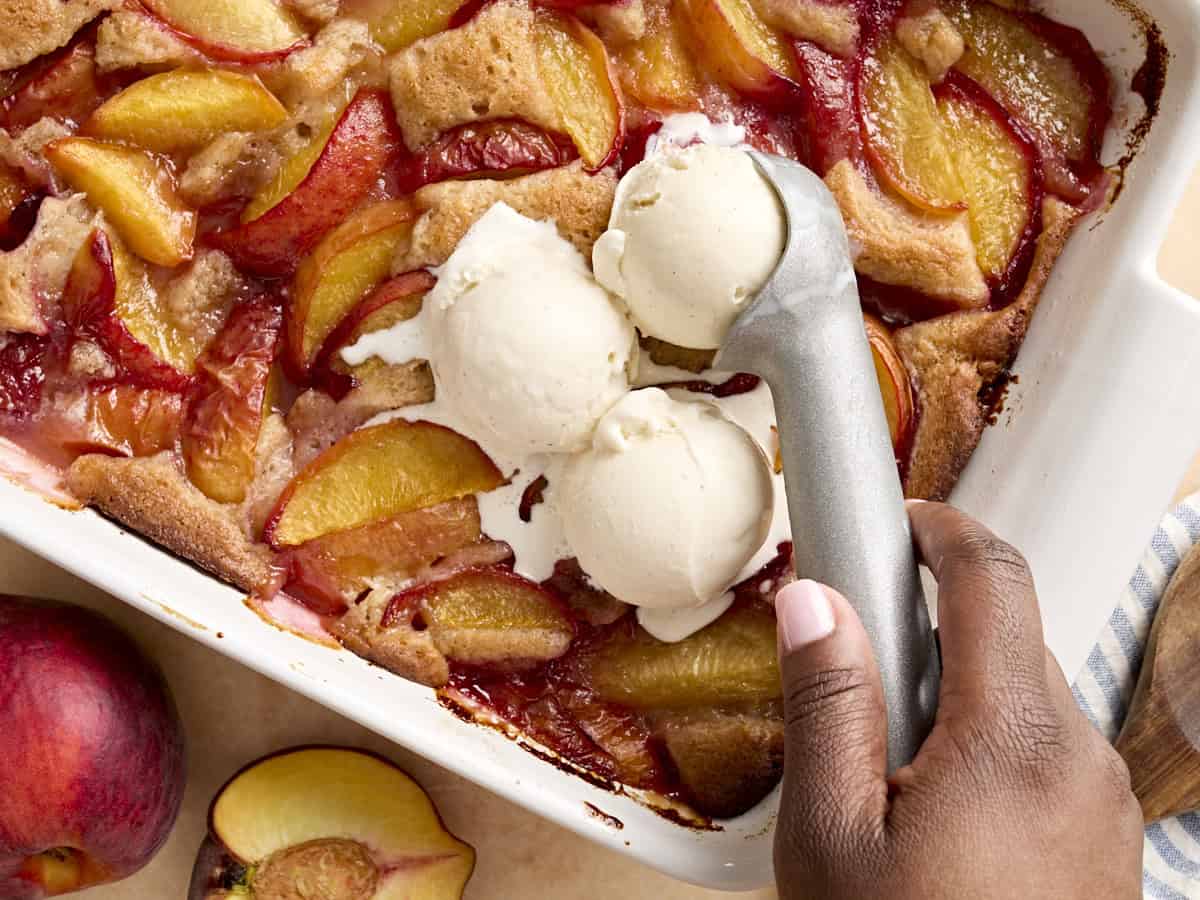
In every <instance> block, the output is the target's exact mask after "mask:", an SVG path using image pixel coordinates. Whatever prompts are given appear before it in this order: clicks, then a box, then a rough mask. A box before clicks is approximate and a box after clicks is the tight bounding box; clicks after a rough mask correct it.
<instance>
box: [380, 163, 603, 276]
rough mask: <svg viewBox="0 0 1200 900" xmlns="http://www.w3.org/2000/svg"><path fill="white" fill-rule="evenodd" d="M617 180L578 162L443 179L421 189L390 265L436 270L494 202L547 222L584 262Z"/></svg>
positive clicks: (394, 268)
mask: <svg viewBox="0 0 1200 900" xmlns="http://www.w3.org/2000/svg"><path fill="white" fill-rule="evenodd" d="M616 191H617V176H616V174H615V173H614V172H613V171H612V170H611V169H605V170H604V171H602V172H598V173H596V174H595V175H589V174H588V173H587V172H585V171H584V169H583V164H582V163H580V162H574V163H572V164H571V165H569V166H560V167H559V168H556V169H548V170H546V171H545V172H535V173H534V174H532V175H524V176H522V177H520V178H513V179H510V180H507V181H496V180H491V179H475V180H470V181H443V182H441V183H439V184H431V185H429V186H427V187H423V188H421V189H420V190H419V191H417V193H416V194H415V195H413V202H414V203H415V204H416V206H417V209H418V210H419V211H420V212H421V216H420V218H419V219H418V220H417V224H416V225H415V226H414V227H413V233H412V240H411V241H410V243H409V245H408V246H407V247H404V248H402V249H401V251H400V253H399V255H398V256H397V258H396V262H395V263H394V264H393V266H392V271H393V272H394V273H396V274H399V273H401V272H409V271H412V270H413V269H420V268H423V267H425V266H440V265H441V264H442V263H444V262H445V261H446V260H447V259H449V258H450V254H451V253H453V252H454V248H455V247H457V246H458V242H459V241H460V240H462V238H463V235H465V234H466V233H467V231H468V230H469V229H470V227H471V226H472V225H474V224H475V223H476V222H477V221H478V220H479V219H480V218H481V217H482V216H483V214H484V213H485V212H487V211H488V210H489V209H491V208H492V206H493V205H495V204H496V203H507V204H508V205H509V206H511V207H512V208H513V209H515V210H516V211H517V212H519V213H521V215H523V216H527V217H529V218H531V219H549V220H552V221H553V222H554V223H555V224H556V225H557V226H558V231H559V234H561V235H562V236H563V237H564V238H565V239H566V240H568V241H570V242H571V243H572V244H574V245H575V247H576V248H577V249H578V250H579V252H580V253H582V254H583V255H584V256H585V257H586V258H587V259H589V260H590V259H591V256H592V245H593V244H594V243H596V239H597V238H599V237H600V235H601V234H603V232H604V229H605V228H607V227H608V217H609V213H610V212H611V211H612V204H613V197H614V196H615V195H616Z"/></svg>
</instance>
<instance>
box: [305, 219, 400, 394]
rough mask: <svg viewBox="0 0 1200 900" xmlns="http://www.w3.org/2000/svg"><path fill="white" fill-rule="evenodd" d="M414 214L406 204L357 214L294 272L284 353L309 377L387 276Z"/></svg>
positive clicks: (322, 242) (322, 243) (336, 230)
mask: <svg viewBox="0 0 1200 900" xmlns="http://www.w3.org/2000/svg"><path fill="white" fill-rule="evenodd" d="M415 218H416V211H415V210H414V208H413V206H412V204H411V203H409V202H408V201H407V200H389V201H384V202H382V203H376V204H373V205H371V206H368V207H365V208H364V209H361V210H359V211H358V212H357V213H355V214H354V215H353V216H351V217H350V218H349V219H347V220H346V221H345V222H343V223H342V224H341V225H339V226H338V227H337V228H336V229H334V230H333V231H331V232H330V233H329V234H328V235H326V236H325V238H324V239H323V240H322V241H321V243H320V244H318V245H317V248H316V249H315V250H314V251H313V252H312V254H311V255H309V256H307V257H305V259H304V261H303V262H302V263H301V264H300V267H299V268H298V269H297V270H296V279H295V282H294V283H293V285H292V300H291V304H290V306H289V307H288V350H289V353H290V354H291V363H292V365H293V366H295V369H296V371H297V372H299V373H301V374H307V373H308V372H309V371H310V369H311V368H312V365H313V363H314V362H315V361H316V358H317V355H318V353H319V351H320V350H321V348H322V347H323V346H324V344H325V342H326V340H327V339H328V338H329V336H330V334H332V333H333V331H334V329H336V328H337V327H338V324H339V323H340V322H341V321H342V320H343V319H344V318H345V317H346V316H347V315H348V314H349V313H350V312H351V311H352V310H353V309H354V308H355V307H356V306H357V305H359V302H360V301H361V300H362V299H363V298H364V297H365V296H366V295H367V294H368V293H369V292H370V291H371V290H372V289H373V288H375V287H376V286H378V285H379V284H380V282H382V281H383V280H384V279H385V278H387V276H388V272H389V271H390V270H391V266H392V260H393V259H394V258H395V256H396V251H397V249H399V247H400V246H401V245H402V244H403V243H404V242H405V241H407V240H408V237H409V235H410V234H411V232H412V223H413V220H414V219H415Z"/></svg>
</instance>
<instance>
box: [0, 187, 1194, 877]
mask: <svg viewBox="0 0 1200 900" xmlns="http://www.w3.org/2000/svg"><path fill="white" fill-rule="evenodd" d="M1164 214H1165V213H1164ZM1198 237H1200V172H1197V173H1196V175H1195V176H1194V177H1193V179H1192V184H1191V188H1190V190H1189V193H1188V196H1187V198H1186V199H1185V201H1184V203H1183V205H1182V206H1181V208H1180V209H1179V211H1178V212H1177V213H1176V214H1175V218H1174V222H1173V225H1172V228H1171V232H1170V236H1169V238H1168V240H1167V243H1166V244H1165V245H1164V248H1163V253H1162V258H1161V262H1160V269H1161V271H1162V274H1163V276H1164V277H1165V278H1166V279H1167V280H1168V281H1170V282H1171V283H1172V284H1174V285H1176V286H1177V287H1179V288H1182V289H1183V290H1186V291H1188V292H1189V293H1191V294H1193V295H1195V296H1197V297H1200V265H1198V264H1197V263H1196V260H1195V252H1196V247H1197V244H1198V241H1197V238H1198ZM1197 449H1198V450H1200V448H1197ZM1185 489H1188V490H1196V489H1200V459H1198V460H1197V465H1195V466H1193V469H1192V471H1191V472H1190V473H1189V474H1188V476H1187V478H1186V479H1185V481H1184V486H1183V487H1181V492H1183V491H1184V490H1185ZM1118 588H1119V585H1114V586H1113V598H1114V600H1115V599H1116V595H1117V590H1118ZM0 591H3V592H6V593H18V594H29V595H34V596H43V597H54V598H57V599H60V600H66V601H70V602H74V603H80V604H84V605H87V606H91V607H94V608H96V609H99V610H102V611H104V612H105V613H107V614H108V615H109V616H111V617H112V618H113V619H115V620H116V621H117V622H118V623H119V624H121V625H122V626H123V627H124V628H126V629H127V630H128V631H129V632H131V633H132V634H133V635H134V636H135V637H136V638H137V639H138V641H139V642H140V643H141V645H142V646H143V647H145V648H146V649H147V651H148V652H149V653H150V654H151V655H152V656H153V657H154V658H155V659H157V660H158V661H159V663H160V664H161V665H162V666H163V668H164V669H165V671H166V674H167V678H168V679H169V681H170V683H171V686H172V687H173V688H174V691H175V696H176V698H177V700H178V703H179V707H180V710H181V713H182V715H183V720H184V723H185V726H186V728H187V733H188V742H189V751H190V752H189V770H188V785H187V794H186V796H185V798H184V806H183V812H182V814H181V815H180V817H179V822H178V824H177V825H176V826H175V830H174V832H173V833H172V835H171V838H170V840H169V842H168V843H167V845H166V847H165V848H164V849H163V851H162V852H161V853H160V854H159V855H158V856H157V857H156V858H155V859H154V861H153V862H152V863H151V864H150V865H149V866H148V867H146V868H145V869H144V870H143V871H142V872H140V873H139V874H138V875H136V876H134V877H133V878H130V879H127V880H126V881H124V882H121V883H119V884H115V885H110V886H107V887H103V888H97V889H94V890H93V891H91V892H90V893H88V894H87V895H86V896H87V897H89V898H94V900H177V898H179V900H182V898H183V893H184V890H185V888H186V885H187V880H188V877H189V874H190V872H191V868H192V860H193V857H194V854H195V852H196V847H197V846H198V845H199V844H200V840H201V838H202V837H203V835H204V828H205V812H206V810H207V807H208V803H209V801H210V799H211V797H212V794H213V792H214V791H215V790H216V789H217V788H218V787H219V786H220V785H221V783H222V782H223V781H224V780H225V779H226V778H227V777H228V776H229V775H230V774H232V773H233V772H234V771H235V770H237V769H238V768H239V767H240V766H241V765H243V764H244V763H246V762H248V761H249V760H251V759H254V758H255V757H257V756H261V755H263V754H265V753H268V752H270V751H273V750H277V749H280V748H282V747H286V746H290V745H294V744H301V743H313V742H320V743H345V744H350V745H354V746H360V747H367V748H371V749H374V750H377V751H379V752H382V753H384V754H385V755H387V756H389V757H391V758H392V759H394V760H396V761H397V762H398V763H399V764H400V765H402V766H403V767H404V768H405V769H407V770H408V771H409V772H411V773H412V774H413V775H414V776H416V777H417V779H418V780H420V781H421V783H422V784H424V785H425V787H426V788H427V789H428V790H429V792H430V793H431V794H432V795H433V798H434V800H435V801H436V803H437V805H438V807H439V808H440V809H441V811H442V813H443V814H444V816H445V818H446V821H447V824H448V825H449V826H450V828H451V829H452V830H453V831H454V832H455V833H456V834H458V835H459V836H460V837H462V838H463V839H465V840H467V841H469V842H470V843H472V844H473V845H474V846H475V847H476V849H477V850H478V851H479V864H478V867H477V869H476V871H475V876H474V878H473V879H472V881H471V884H470V887H469V888H468V890H467V897H468V898H470V900H517V898H523V897H542V896H546V889H547V887H548V886H551V885H552V886H553V895H554V896H555V897H556V898H557V900H593V898H597V897H602V896H611V897H620V898H622V900H651V898H653V900H685V898H686V900H701V898H706V897H708V898H716V897H722V896H728V895H723V894H719V893H716V892H712V891H705V890H701V889H699V888H694V887H691V886H688V885H685V884H682V883H679V882H676V881H672V880H671V879H669V878H667V877H665V876H663V875H659V874H658V873H656V872H654V871H652V870H650V869H648V868H646V867H644V866H641V865H638V864H636V863H633V862H630V861H629V860H627V859H626V858H624V857H621V856H619V855H618V854H615V853H613V852H611V851H609V850H605V849H602V848H600V847H598V846H595V845H593V844H591V843H589V842H587V841H585V840H583V839H582V838H579V837H576V836H575V835H573V834H570V833H569V832H567V831H564V830H562V829H561V828H558V827H556V826H554V825H551V824H549V823H548V822H545V821H543V820H541V819H539V818H538V817H537V816H534V815H533V814H531V813H528V812H525V811H524V810H522V809H520V808H518V807H516V806H514V805H513V804H511V803H508V802H507V801H505V800H501V799H499V798H497V797H494V796H492V795H491V794H489V793H487V792H486V791H484V790H482V789H481V788H478V787H475V786H474V785H472V784H470V783H469V782H467V781H465V780H464V779H462V778H459V777H458V776H456V775H452V774H450V773H448V772H445V771H443V770H442V769H440V768H438V767H437V766H436V765H433V764H432V763H429V762H426V761H425V760H422V759H420V758H418V757H416V756H414V755H412V754H411V753H407V752H406V751H404V750H402V749H400V748H398V747H395V746H394V745H391V744H389V743H388V742H387V741H384V740H383V739H381V738H379V737H376V736H374V735H372V734H371V733H370V732H368V731H365V730H364V729H362V728H360V727H359V726H357V725H355V724H354V723H352V722H349V721H347V720H346V719H343V718H342V717H341V716H338V715H335V714H334V713H332V712H329V711H328V710H326V709H324V708H322V707H320V706H318V705H317V704H315V703H312V702H311V701H309V700H306V699H304V698H303V697H300V696H298V695H296V694H293V693H291V692H290V691H288V690H286V689H284V688H282V687H280V686H278V685H276V684H274V683H273V682H270V681H268V680H267V679H265V678H263V677H262V676H260V675H258V674H256V673H254V672H252V671H250V670H249V669H246V668H244V667H243V666H241V665H240V664H238V663H235V662H233V661H232V660H229V659H226V658H225V657H222V656H219V655H218V654H216V653H214V652H212V651H211V650H208V649H207V648H205V647H203V646H201V645H200V644H197V643H194V642H193V641H192V640H190V639H189V638H188V637H186V636H184V635H183V634H180V633H179V632H176V631H173V630H171V629H170V628H168V627H166V626H165V625H162V624H160V623H158V622H156V621H154V620H152V619H150V618H148V617H146V616H143V615H142V614H140V613H138V612H136V611H135V610H133V609H131V608H129V607H127V606H125V605H123V604H122V603H120V602H119V601H117V600H115V599H113V598H112V597H109V596H107V595H105V594H104V593H102V592H101V591H98V590H96V589H94V588H92V587H90V586H88V585H87V584H85V583H83V582H81V581H79V580H78V579H76V578H74V577H72V576H70V575H68V574H67V573H65V572H63V571H61V570H59V569H56V568H55V567H54V566H52V565H50V564H49V563H46V562H43V561H42V560H40V559H38V558H36V557H34V556H32V555H30V554H28V553H26V552H25V551H23V550H21V549H20V548H18V547H16V546H15V545H13V544H11V543H8V542H5V541H3V540H0ZM741 896H743V897H746V898H760V900H767V898H771V897H774V896H775V893H774V891H770V890H767V891H760V892H757V893H753V894H744V895H741Z"/></svg>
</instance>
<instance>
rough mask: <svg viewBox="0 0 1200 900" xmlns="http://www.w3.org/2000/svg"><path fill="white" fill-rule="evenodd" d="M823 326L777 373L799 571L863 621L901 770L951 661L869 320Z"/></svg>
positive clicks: (893, 759)
mask: <svg viewBox="0 0 1200 900" xmlns="http://www.w3.org/2000/svg"><path fill="white" fill-rule="evenodd" d="M823 325H824V331H825V333H824V335H823V336H822V340H820V341H817V342H813V341H805V342H803V343H804V345H806V346H804V347H798V348H794V349H795V351H796V352H794V353H792V352H787V351H780V356H781V357H783V358H781V359H780V360H779V363H778V368H779V369H780V370H782V371H781V372H780V373H779V374H777V375H776V376H775V377H773V378H770V379H768V380H769V382H772V384H771V387H772V392H773V395H774V397H775V411H776V416H777V421H778V426H779V435H780V444H781V450H782V456H783V466H784V472H785V479H786V483H787V498H788V511H789V514H790V517H791V522H792V534H793V539H794V545H795V565H796V572H797V573H798V574H799V575H800V576H801V577H805V578H812V579H814V580H816V581H819V582H822V583H823V584H827V585H829V586H830V587H833V588H836V589H837V590H838V591H840V592H841V593H842V594H844V595H845V596H846V598H847V599H848V600H849V601H850V603H851V605H853V606H854V608H855V610H856V611H857V612H858V615H859V618H861V619H862V623H863V626H864V627H865V628H866V631H867V634H868V636H869V637H870V639H871V645H872V647H873V648H874V650H875V658H876V659H877V660H878V662H879V671H880V674H881V675H882V678H883V694H884V699H885V702H886V704H887V712H888V770H889V771H893V770H895V769H897V768H899V767H901V766H904V765H907V764H908V763H910V762H912V759H913V757H914V756H915V755H916V753H917V751H918V750H919V749H920V747H921V744H922V743H923V742H924V740H925V737H926V735H928V733H929V729H930V728H931V727H932V724H933V717H934V713H935V711H936V706H937V696H938V682H939V675H940V666H939V662H938V656H937V650H936V648H935V646H934V640H933V629H932V627H931V625H930V621H929V611H928V609H927V608H926V605H925V596H924V592H923V591H922V588H921V579H920V574H919V572H918V570H917V561H916V558H915V553H914V550H913V541H912V534H911V531H910V526H909V519H908V513H907V512H906V510H905V507H904V497H903V493H902V490H901V487H900V479H899V475H898V473H897V469H896V460H895V455H894V453H893V450H892V442H891V438H890V435H889V431H888V426H887V420H886V416H885V414H884V411H883V404H882V400H881V399H880V393H879V386H878V380H877V377H876V374H875V367H874V362H873V360H872V357H871V351H870V348H869V345H868V343H867V337H866V333H865V331H864V329H863V322H862V317H861V315H858V314H856V315H855V316H854V317H853V318H850V317H845V316H841V317H837V318H836V319H835V320H832V321H830V320H828V319H827V320H826V321H825V322H824V323H823ZM814 343H815V344H816V345H817V346H815V347H814V346H813V344H814ZM828 351H836V352H828ZM780 374H782V377H779V375H780Z"/></svg>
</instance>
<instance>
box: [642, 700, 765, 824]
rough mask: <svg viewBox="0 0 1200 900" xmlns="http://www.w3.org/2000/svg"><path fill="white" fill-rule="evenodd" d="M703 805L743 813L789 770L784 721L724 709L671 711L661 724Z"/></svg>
mask: <svg viewBox="0 0 1200 900" xmlns="http://www.w3.org/2000/svg"><path fill="white" fill-rule="evenodd" d="M656 730H657V733H658V736H659V738H660V739H661V740H662V742H663V745H664V746H665V747H666V750H667V753H668V754H670V757H671V762H672V763H674V765H675V768H676V769H678V771H679V775H680V778H681V779H682V780H683V782H684V784H686V785H687V786H688V790H689V793H690V794H691V797H690V799H691V801H692V802H693V803H694V804H695V805H696V807H697V808H698V809H703V810H704V811H705V812H706V813H707V814H708V815H711V816H715V817H716V818H718V819H721V818H728V817H730V816H736V815H740V814H741V813H742V812H743V811H744V810H746V809H747V808H748V807H749V806H750V805H752V804H753V803H755V802H757V801H758V799H759V798H761V797H762V796H763V795H764V794H766V792H767V791H769V790H770V789H771V787H772V786H773V785H774V784H775V783H776V782H777V781H779V777H780V776H781V775H782V774H783V722H782V720H781V719H779V718H776V717H770V716H765V715H756V714H749V713H740V714H728V713H722V712H712V713H697V714H691V715H676V716H669V717H667V718H665V719H664V721H662V722H661V723H660V724H659V727H658V728H657V729H656Z"/></svg>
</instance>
